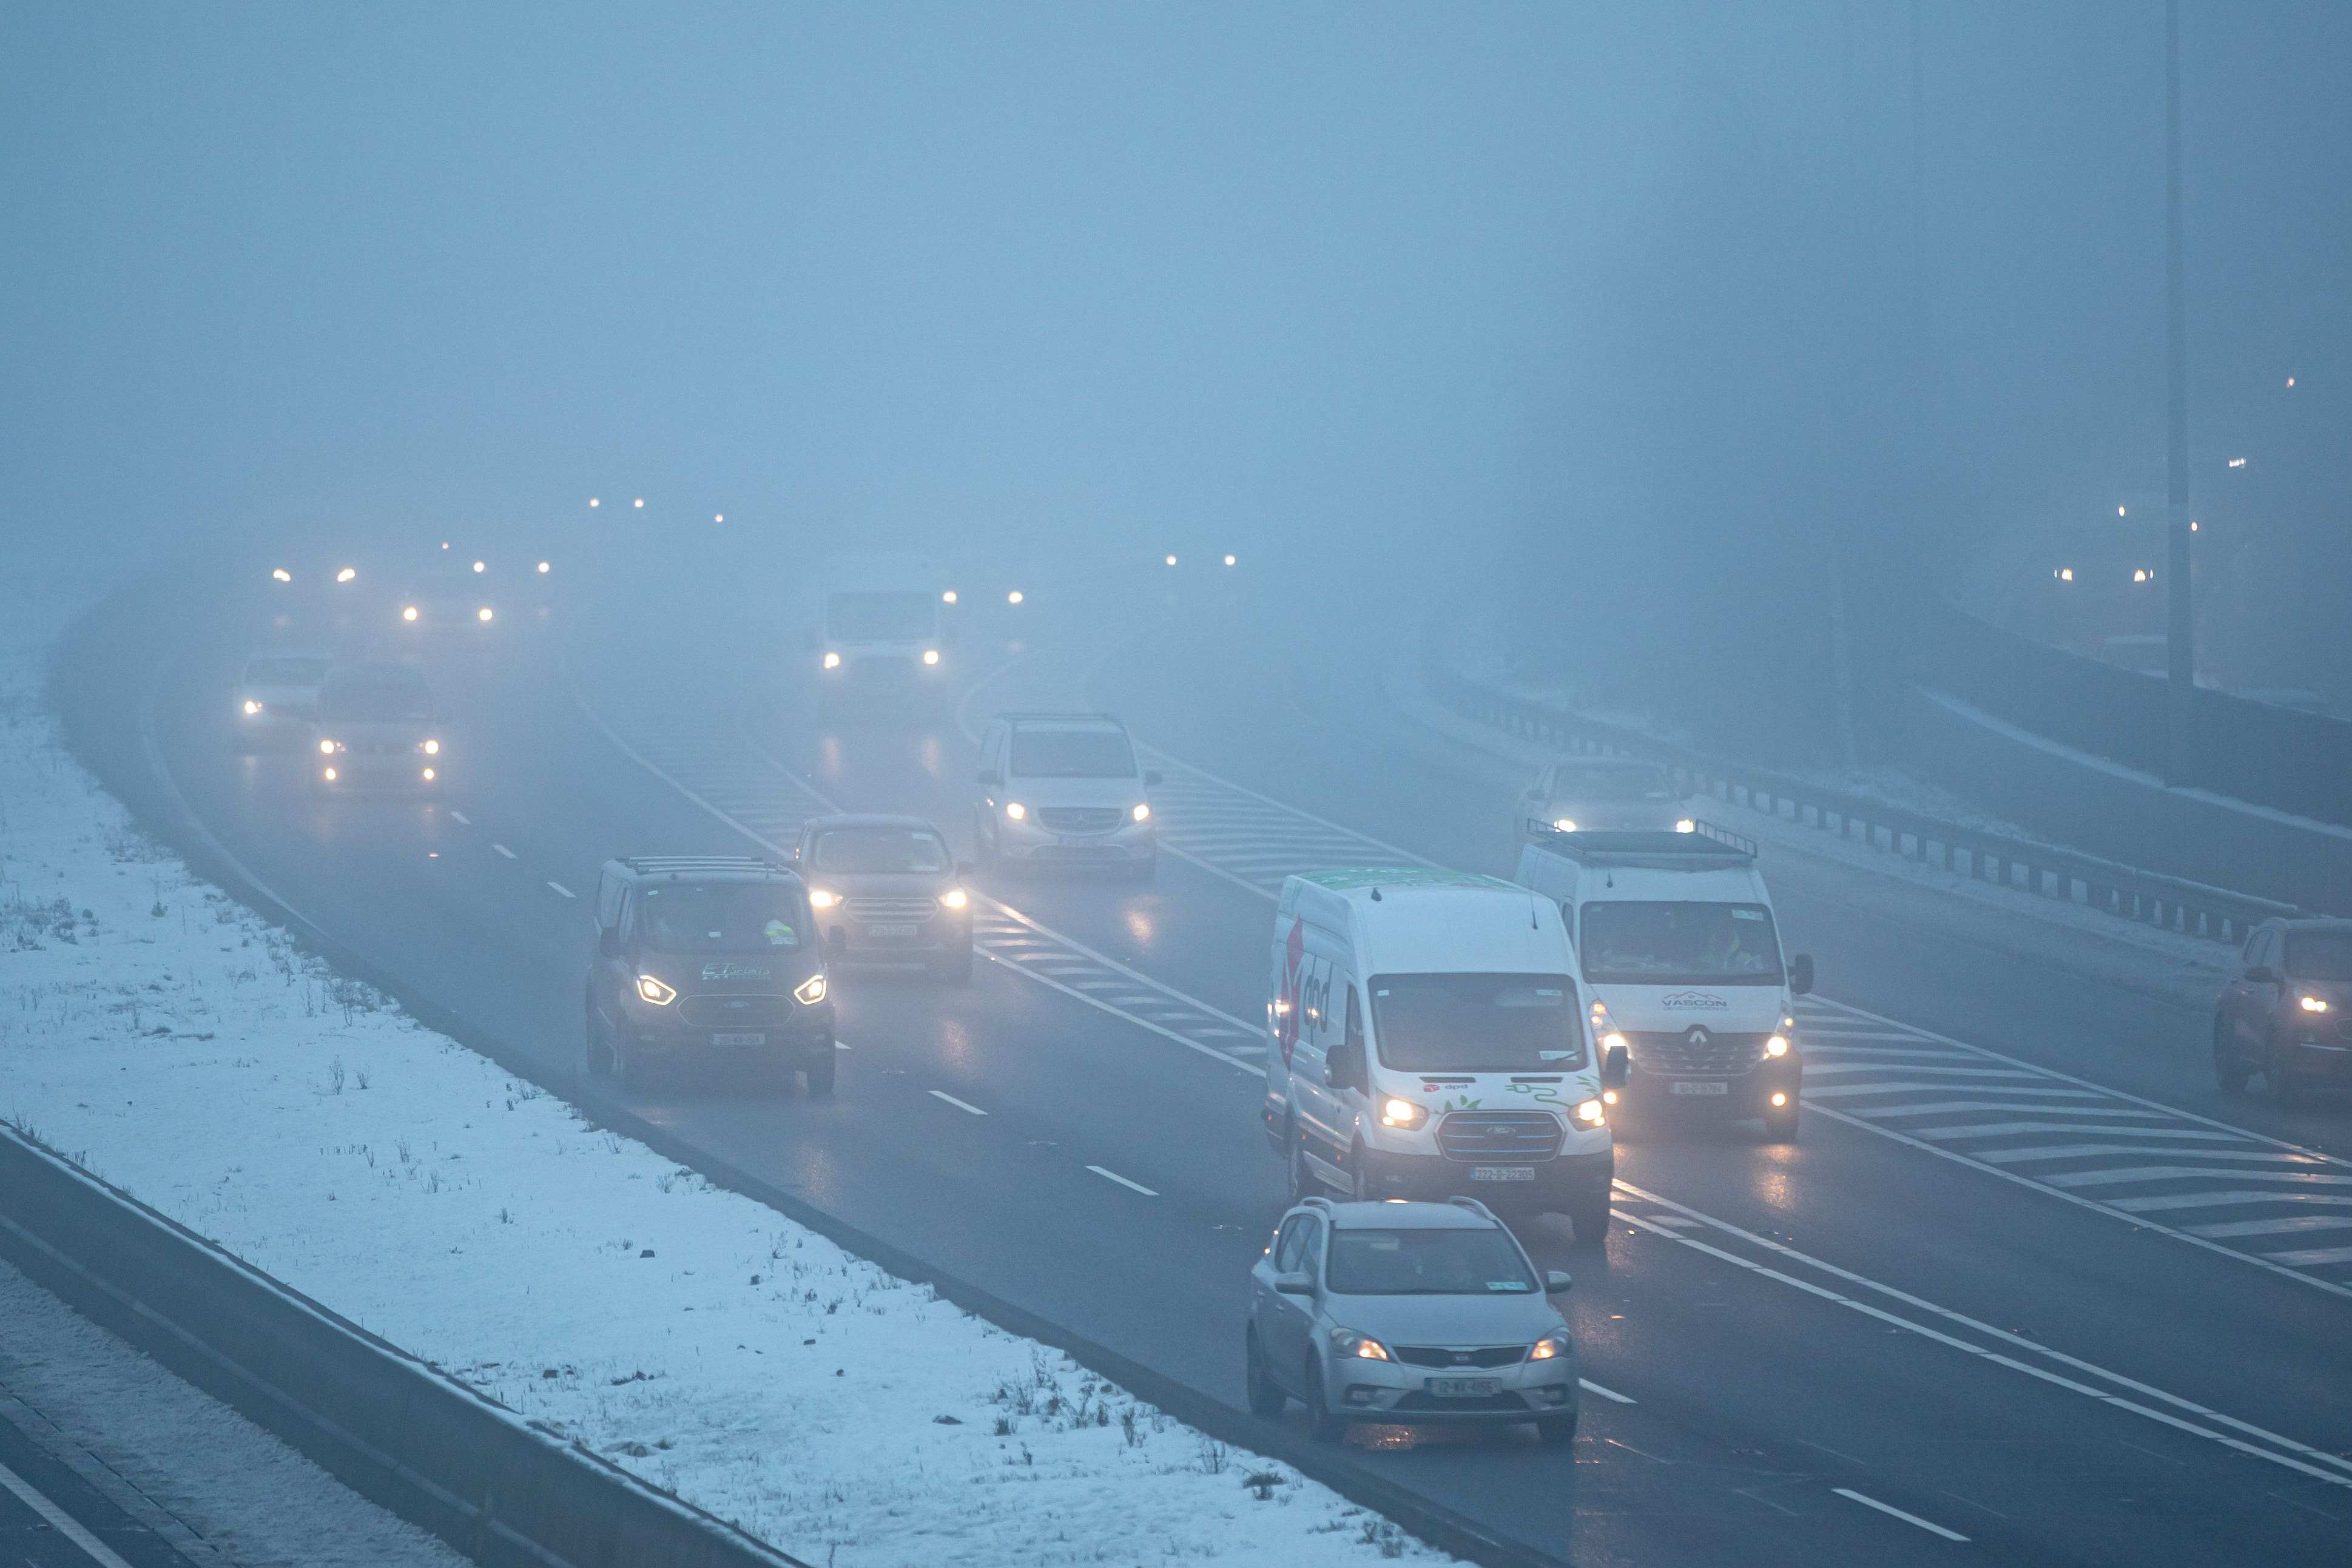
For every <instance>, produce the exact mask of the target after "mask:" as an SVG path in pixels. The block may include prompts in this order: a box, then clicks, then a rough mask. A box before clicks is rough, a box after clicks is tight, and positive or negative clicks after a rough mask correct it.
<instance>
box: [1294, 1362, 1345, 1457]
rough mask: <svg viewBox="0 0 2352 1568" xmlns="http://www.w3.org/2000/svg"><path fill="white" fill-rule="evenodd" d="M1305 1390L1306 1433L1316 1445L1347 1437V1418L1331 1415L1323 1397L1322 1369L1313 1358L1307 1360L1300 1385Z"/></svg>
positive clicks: (1327, 1401)
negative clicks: (1303, 1379)
mask: <svg viewBox="0 0 2352 1568" xmlns="http://www.w3.org/2000/svg"><path fill="white" fill-rule="evenodd" d="M1300 1386H1302V1387H1304V1388H1305V1389H1306V1390H1307V1435H1308V1436H1309V1437H1313V1438H1314V1439H1315V1440H1316V1441H1317V1442H1318V1443H1336V1442H1338V1441H1339V1439H1340V1438H1342V1437H1346V1436H1347V1435H1348V1418H1347V1417H1346V1416H1335V1415H1333V1414H1332V1413H1331V1403H1330V1401H1329V1400H1328V1399H1327V1398H1325V1397H1324V1395H1323V1367H1322V1364H1320V1363H1318V1361H1317V1360H1316V1359H1315V1358H1314V1357H1313V1356H1311V1355H1310V1356H1308V1357H1307V1377H1306V1380H1305V1381H1304V1382H1303V1383H1302V1384H1301V1385H1300Z"/></svg>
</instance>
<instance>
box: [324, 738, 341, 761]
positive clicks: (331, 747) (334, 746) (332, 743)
mask: <svg viewBox="0 0 2352 1568" xmlns="http://www.w3.org/2000/svg"><path fill="white" fill-rule="evenodd" d="M342 748H343V743H342V742H341V741H340V740H322V741H320V742H319V755H320V756H321V757H332V756H333V755H334V754H335V753H336V752H338V751H341V749H342Z"/></svg>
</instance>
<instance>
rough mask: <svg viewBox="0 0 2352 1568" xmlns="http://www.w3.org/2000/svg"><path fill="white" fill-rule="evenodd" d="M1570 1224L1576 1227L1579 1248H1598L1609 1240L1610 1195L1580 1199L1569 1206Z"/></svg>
mask: <svg viewBox="0 0 2352 1568" xmlns="http://www.w3.org/2000/svg"><path fill="white" fill-rule="evenodd" d="M1568 1222H1569V1223H1570V1225H1573V1226H1575V1227H1576V1244H1577V1245H1578V1246H1579V1247H1598V1246H1600V1245H1601V1243H1603V1242H1604V1241H1607V1240H1608V1239H1609V1195H1608V1194H1607V1193H1605V1192H1604V1193H1602V1194H1601V1196H1600V1197H1580V1198H1579V1199H1577V1200H1576V1201H1575V1202H1574V1203H1572V1204H1570V1206H1569V1209H1568Z"/></svg>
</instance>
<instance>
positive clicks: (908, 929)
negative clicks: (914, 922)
mask: <svg viewBox="0 0 2352 1568" xmlns="http://www.w3.org/2000/svg"><path fill="white" fill-rule="evenodd" d="M914 934H915V928H914V927H913V926H911V925H869V926H867V927H866V935H867V936H913V935H914Z"/></svg>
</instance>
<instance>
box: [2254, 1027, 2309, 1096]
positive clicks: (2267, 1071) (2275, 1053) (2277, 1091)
mask: <svg viewBox="0 0 2352 1568" xmlns="http://www.w3.org/2000/svg"><path fill="white" fill-rule="evenodd" d="M2285 1057H2286V1051H2285V1050H2284V1048H2283V1047H2282V1046H2280V1044H2279V1040H2278V1036H2277V1035H2276V1034H2275V1033H2273V1035H2272V1036H2271V1037H2270V1040H2269V1041H2268V1043H2267V1045H2266V1046H2265V1047H2264V1049H2263V1092H2265V1093H2267V1094H2268V1095H2269V1096H2270V1097H2271V1099H2272V1100H2273V1102H2275V1103H2278V1104H2281V1105H2299V1104H2301V1103H2303V1088H2302V1086H2301V1085H2300V1084H2298V1083H2296V1082H2295V1081H2294V1075H2293V1074H2292V1073H2290V1072H2288V1071H2286V1068H2285V1066H2284V1060H2285Z"/></svg>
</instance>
